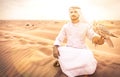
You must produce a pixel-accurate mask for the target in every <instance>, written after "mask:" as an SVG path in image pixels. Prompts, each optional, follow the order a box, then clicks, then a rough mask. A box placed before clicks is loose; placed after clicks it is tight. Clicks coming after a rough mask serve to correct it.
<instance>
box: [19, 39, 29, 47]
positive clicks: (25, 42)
mask: <svg viewBox="0 0 120 77" xmlns="http://www.w3.org/2000/svg"><path fill="white" fill-rule="evenodd" d="M19 43H20V44H21V45H25V44H28V41H27V40H25V39H24V38H20V39H19Z"/></svg>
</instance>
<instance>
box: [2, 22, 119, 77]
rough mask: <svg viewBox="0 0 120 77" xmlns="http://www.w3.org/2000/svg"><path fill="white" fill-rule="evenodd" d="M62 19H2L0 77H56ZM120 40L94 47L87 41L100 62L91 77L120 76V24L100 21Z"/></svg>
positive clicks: (113, 39)
mask: <svg viewBox="0 0 120 77" xmlns="http://www.w3.org/2000/svg"><path fill="white" fill-rule="evenodd" d="M66 22H67V21H60V20H0V77H54V75H55V74H56V72H57V69H58V68H59V67H54V66H53V63H54V62H55V60H56V59H55V58H54V57H53V56H52V47H53V43H54V40H55V38H56V36H57V34H58V33H59V31H60V29H61V27H62V26H63V24H65V23H66ZM98 23H101V24H104V25H105V26H106V28H107V29H108V30H109V31H111V32H112V33H114V34H115V35H117V36H118V37H119V38H114V37H111V39H112V41H113V43H114V48H111V47H109V46H108V45H107V44H106V43H105V44H104V45H102V46H96V47H95V46H94V45H93V44H92V43H91V41H89V40H86V43H87V45H88V47H89V48H90V49H91V50H92V51H93V53H94V55H95V58H96V59H97V61H98V67H97V70H96V72H95V73H94V74H93V75H90V76H89V77H120V21H99V22H98Z"/></svg>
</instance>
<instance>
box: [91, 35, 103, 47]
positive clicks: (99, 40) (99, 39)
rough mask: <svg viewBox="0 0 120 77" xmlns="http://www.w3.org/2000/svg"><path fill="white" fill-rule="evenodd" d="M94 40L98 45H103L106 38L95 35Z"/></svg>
mask: <svg viewBox="0 0 120 77" xmlns="http://www.w3.org/2000/svg"><path fill="white" fill-rule="evenodd" d="M92 42H93V43H94V44H95V45H96V44H97V45H102V44H104V38H102V37H98V36H95V37H93V39H92Z"/></svg>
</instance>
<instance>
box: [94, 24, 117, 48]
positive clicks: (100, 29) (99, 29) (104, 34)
mask: <svg viewBox="0 0 120 77" xmlns="http://www.w3.org/2000/svg"><path fill="white" fill-rule="evenodd" d="M93 30H94V31H95V32H96V33H97V34H98V35H100V36H101V38H103V39H104V40H105V41H106V43H107V44H108V45H109V46H110V47H114V45H113V42H112V40H111V38H110V37H115V38H118V37H117V36H116V35H114V34H113V33H111V32H110V31H109V30H107V29H106V28H105V26H104V25H102V24H96V25H94V27H93Z"/></svg>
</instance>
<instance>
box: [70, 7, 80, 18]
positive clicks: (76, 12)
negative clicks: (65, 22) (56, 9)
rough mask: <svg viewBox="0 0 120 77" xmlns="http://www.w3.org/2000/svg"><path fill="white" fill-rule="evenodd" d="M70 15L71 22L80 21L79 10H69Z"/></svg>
mask: <svg viewBox="0 0 120 77" xmlns="http://www.w3.org/2000/svg"><path fill="white" fill-rule="evenodd" d="M69 15H70V18H71V20H76V19H79V16H80V15H79V9H75V8H71V9H69Z"/></svg>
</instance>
